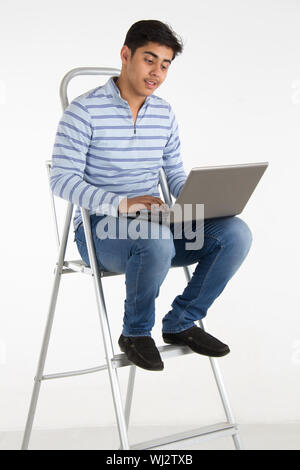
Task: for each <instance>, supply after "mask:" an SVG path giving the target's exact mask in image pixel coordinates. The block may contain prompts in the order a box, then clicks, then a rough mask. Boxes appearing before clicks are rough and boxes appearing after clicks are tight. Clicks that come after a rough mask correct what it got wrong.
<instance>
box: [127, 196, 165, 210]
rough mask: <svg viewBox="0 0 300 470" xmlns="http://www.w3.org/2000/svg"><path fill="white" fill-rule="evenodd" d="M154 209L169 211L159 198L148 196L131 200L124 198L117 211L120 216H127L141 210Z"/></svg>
mask: <svg viewBox="0 0 300 470" xmlns="http://www.w3.org/2000/svg"><path fill="white" fill-rule="evenodd" d="M154 207H156V208H157V209H159V210H161V211H164V212H167V211H168V210H169V207H168V206H167V204H165V203H164V202H163V201H162V200H161V199H160V198H159V197H154V196H148V195H145V196H137V197H131V198H127V197H125V198H124V199H122V201H121V202H120V204H119V207H118V209H119V213H120V214H127V213H135V212H137V211H140V210H143V209H144V210H145V209H148V210H151V209H153V208H154Z"/></svg>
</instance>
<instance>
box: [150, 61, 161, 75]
mask: <svg viewBox="0 0 300 470" xmlns="http://www.w3.org/2000/svg"><path fill="white" fill-rule="evenodd" d="M151 75H153V76H155V77H157V78H159V77H160V75H161V68H160V65H157V64H155V65H153V68H152V70H151Z"/></svg>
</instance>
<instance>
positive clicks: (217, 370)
mask: <svg viewBox="0 0 300 470" xmlns="http://www.w3.org/2000/svg"><path fill="white" fill-rule="evenodd" d="M183 269H184V272H185V276H186V279H187V281H190V279H191V274H190V270H189V268H188V266H184V268H183ZM199 325H200V326H201V328H202V329H203V330H206V328H205V321H204V320H203V319H202V320H199ZM209 362H210V365H211V368H212V371H213V374H214V378H215V381H216V384H217V387H218V391H219V395H220V398H221V401H222V404H223V408H224V412H225V415H226V418H227V421H228V423H230V424H235V419H234V416H233V413H232V410H231V406H230V403H229V398H228V395H227V392H226V389H225V385H224V382H223V378H222V374H221V371H220V367H219V364H218V361H217V359H216V358H214V357H209ZM232 438H233V442H234V445H235V448H236V450H241V449H242V444H241V440H240V436H239V433H238V430H236V433H235V434H233V435H232Z"/></svg>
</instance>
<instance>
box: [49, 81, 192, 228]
mask: <svg viewBox="0 0 300 470" xmlns="http://www.w3.org/2000/svg"><path fill="white" fill-rule="evenodd" d="M161 167H163V168H164V170H165V173H166V178H167V182H168V185H169V188H170V191H171V194H172V195H173V196H174V197H175V198H176V197H177V196H178V194H179V192H180V190H181V188H182V186H183V184H184V182H185V180H186V177H187V176H186V173H185V171H184V168H183V164H182V160H181V155H180V139H179V135H178V124H177V121H176V118H175V115H174V112H173V110H172V108H171V106H170V105H169V104H168V103H167V102H166V101H165V100H164V99H162V98H160V97H158V96H156V95H153V94H152V95H150V96H148V97H147V98H146V99H145V101H144V103H143V105H142V107H141V108H140V110H139V112H138V115H137V119H136V123H134V122H133V117H132V112H131V109H130V107H129V104H128V102H127V101H126V100H124V99H123V98H122V97H121V94H120V91H119V89H118V87H117V85H116V84H115V82H114V77H111V78H110V79H109V80H108V81H107V82H106V84H105V85H103V86H99V87H97V88H95V89H93V90H90V91H88V92H86V93H84V94H82V95H80V96H79V97H77V98H75V99H74V100H73V101H72V102H71V103H70V104H69V106H68V107H67V108H66V110H65V112H64V113H63V116H62V118H61V120H60V122H59V125H58V129H57V133H56V139H55V144H54V149H53V155H52V168H51V175H50V177H51V189H52V192H53V193H54V194H55V195H56V196H59V197H61V198H63V199H66V200H68V201H70V202H72V203H73V204H74V205H76V206H77V208H76V212H75V217H74V220H73V226H74V230H76V229H77V227H78V226H79V224H80V223H81V221H82V220H81V212H80V207H83V208H85V209H88V210H89V211H90V214H91V215H92V214H98V215H101V214H102V215H103V214H109V215H113V216H117V209H118V205H119V203H120V201H121V200H122V199H123V198H124V197H128V198H130V197H136V196H142V195H145V194H147V195H151V196H158V197H160V193H159V190H158V183H159V169H160V168H161Z"/></svg>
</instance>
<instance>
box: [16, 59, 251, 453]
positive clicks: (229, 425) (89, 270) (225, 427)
mask: <svg viewBox="0 0 300 470" xmlns="http://www.w3.org/2000/svg"><path fill="white" fill-rule="evenodd" d="M79 75H108V76H113V75H114V76H116V75H117V76H119V75H120V70H119V69H115V68H102V67H79V68H75V69H72V70H70V71H69V72H68V73H67V74H66V75H65V76H64V78H63V79H62V81H61V84H60V99H61V103H62V107H63V110H65V109H66V107H67V106H68V104H69V103H68V97H67V88H68V84H69V82H70V80H71V79H73V78H74V77H76V76H79ZM46 166H47V171H48V177H49V183H50V168H51V161H47V162H46ZM159 176H160V185H161V190H162V193H163V197H164V200H165V202H166V203H167V204H168V205H170V204H171V202H172V198H171V194H170V191H169V188H168V184H167V181H166V176H165V173H164V171H163V169H161V170H160V175H159ZM49 187H50V184H49ZM50 195H51V202H52V212H53V218H54V223H55V231H56V240H57V247H58V260H57V263H56V267H55V273H54V281H53V287H52V294H51V299H50V305H49V311H48V318H47V322H46V327H45V331H44V337H43V342H42V347H41V351H40V356H39V361H38V366H37V372H36V376H35V378H34V387H33V391H32V396H31V402H30V406H29V411H28V417H27V421H26V427H25V431H24V436H23V442H22V450H26V449H27V448H28V444H29V439H30V435H31V431H32V426H33V420H34V416H35V411H36V406H37V401H38V397H39V392H40V387H41V383H42V381H46V380H52V379H59V378H64V377H71V376H78V375H84V374H89V373H95V372H99V371H103V370H108V373H109V379H110V385H111V391H112V397H113V404H114V409H115V414H116V420H117V426H118V431H119V438H120V444H121V449H126V450H127V449H132V450H137V449H153V448H156V449H170V448H176V449H178V448H186V446H187V445H188V444H190V445H191V444H192V445H194V444H195V443H196V442H198V441H200V440H204V439H209V438H213V437H223V436H224V435H231V436H232V438H233V442H234V446H235V448H236V449H237V450H240V449H241V448H242V446H241V441H240V437H239V432H238V426H237V424H236V423H235V420H234V418H233V414H232V411H231V407H230V404H229V399H228V395H227V392H226V390H225V386H224V383H223V379H222V376H221V372H220V368H219V365H218V362H217V360H216V359H215V358H213V357H210V358H209V361H210V365H211V368H212V372H213V375H214V378H215V381H216V385H217V388H218V391H219V394H220V398H221V401H222V405H223V408H224V412H225V416H226V421H225V422H222V423H217V424H214V425H211V426H205V427H201V428H198V429H194V430H192V431H187V432H183V433H178V434H173V435H169V436H165V437H162V438H159V439H154V440H151V441H146V442H141V443H138V444H135V445H129V442H128V427H129V418H130V410H131V404H132V395H133V388H134V380H135V373H136V366H135V365H133V364H132V363H131V362H130V361H128V359H127V357H126V356H125V354H124V353H122V354H115V353H114V348H113V341H112V336H111V331H110V326H109V320H108V316H107V311H106V306H105V299H104V293H103V287H102V278H104V277H107V276H115V275H120V274H117V273H112V272H105V271H101V270H99V267H98V264H97V260H96V255H95V250H94V243H93V239H92V234H91V226H90V215H89V211H88V210H86V209H83V208H81V214H82V220H83V226H84V231H85V236H86V241H87V248H88V254H89V260H90V267H89V266H87V265H86V264H85V263H84V262H83V261H82V260H75V261H67V260H65V254H66V248H67V242H68V236H69V231H70V224H71V218H72V213H73V204H72V203H71V202H68V206H67V210H66V217H65V222H64V227H63V232H62V238H61V241H60V236H59V229H58V222H57V216H56V207H55V199H54V195H53V193H52V191H51V188H50ZM183 269H184V272H185V276H186V279H187V281H189V280H190V279H191V274H190V271H189V268H188V267H184V268H183ZM75 272H77V273H83V274H87V275H89V276H91V277H92V278H93V282H94V288H95V294H96V301H97V309H98V314H99V319H100V325H101V331H102V339H103V343H104V349H105V359H106V363H105V364H103V365H100V366H98V367H93V368H88V369H81V370H75V371H67V372H61V373H56V374H55V373H54V374H47V375H44V367H45V362H46V356H47V351H48V345H49V340H50V335H51V329H52V324H53V319H54V313H55V307H56V301H57V297H58V291H59V286H60V281H61V276H62V275H63V274H69V273H75ZM199 326H200V327H201V328H203V329H205V322H204V321H203V320H200V321H199ZM158 349H159V351H160V354H161V356H162V359H163V360H165V359H167V358H169V357H176V356H181V355H186V354H193V352H192V350H191V349H190V348H188V347H185V346H174V345H166V346H160V347H158ZM126 366H129V368H130V372H129V378H128V386H127V394H126V402H125V408H123V404H122V397H121V391H120V385H119V379H118V368H119V367H126Z"/></svg>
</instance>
